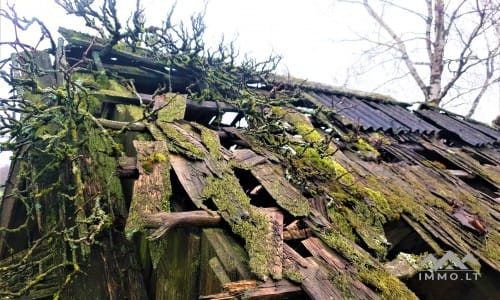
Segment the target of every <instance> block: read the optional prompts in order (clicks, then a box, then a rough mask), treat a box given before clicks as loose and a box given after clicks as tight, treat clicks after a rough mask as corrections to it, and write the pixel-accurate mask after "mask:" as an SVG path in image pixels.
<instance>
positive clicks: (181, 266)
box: [154, 228, 201, 300]
mask: <svg viewBox="0 0 500 300" xmlns="http://www.w3.org/2000/svg"><path fill="white" fill-rule="evenodd" d="M165 238H166V243H165V245H166V247H165V248H163V249H159V250H162V252H163V253H162V256H161V258H160V261H159V263H158V268H157V269H156V271H155V277H156V280H155V282H154V284H155V287H154V289H155V293H156V295H155V299H179V300H190V299H197V297H198V295H199V287H200V284H199V281H198V278H199V276H200V275H199V272H200V260H199V257H200V249H201V239H200V235H199V234H198V233H197V232H195V231H193V230H192V229H190V228H177V229H174V230H172V231H170V232H169V234H168V235H166V236H165Z"/></svg>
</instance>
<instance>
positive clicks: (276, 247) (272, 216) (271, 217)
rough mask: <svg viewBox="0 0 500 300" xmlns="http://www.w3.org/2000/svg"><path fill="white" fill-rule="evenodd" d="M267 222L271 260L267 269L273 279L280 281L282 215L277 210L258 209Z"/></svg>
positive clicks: (281, 270)
mask: <svg viewBox="0 0 500 300" xmlns="http://www.w3.org/2000/svg"><path fill="white" fill-rule="evenodd" d="M257 210H258V211H259V212H260V213H262V214H263V215H265V216H266V218H267V220H268V222H269V233H268V234H269V237H268V238H267V240H269V241H271V243H272V246H271V251H272V260H271V261H270V263H271V264H270V265H269V266H268V269H269V270H270V273H271V276H272V277H273V278H274V279H281V278H282V275H283V213H281V212H280V211H279V209H278V208H273V207H269V208H258V209H257Z"/></svg>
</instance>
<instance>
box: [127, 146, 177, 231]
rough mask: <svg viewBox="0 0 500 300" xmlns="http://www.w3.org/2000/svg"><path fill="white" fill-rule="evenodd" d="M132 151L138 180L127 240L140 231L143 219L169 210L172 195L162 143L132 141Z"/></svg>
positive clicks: (167, 164) (166, 156)
mask: <svg viewBox="0 0 500 300" xmlns="http://www.w3.org/2000/svg"><path fill="white" fill-rule="evenodd" d="M134 147H135V149H136V151H137V170H139V179H138V180H137V181H136V182H135V186H134V194H133V196H132V203H131V204H130V209H129V215H128V218H127V223H126V227H125V232H126V235H127V236H128V237H129V238H130V237H132V235H133V234H134V232H136V231H138V230H140V229H141V228H142V226H143V220H142V219H143V216H144V215H149V214H154V213H159V212H168V211H169V210H170V205H169V197H170V193H171V186H170V178H169V176H170V163H169V161H168V150H167V145H166V144H165V142H140V141H134Z"/></svg>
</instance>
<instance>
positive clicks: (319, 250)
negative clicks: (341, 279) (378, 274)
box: [302, 237, 380, 299]
mask: <svg viewBox="0 0 500 300" xmlns="http://www.w3.org/2000/svg"><path fill="white" fill-rule="evenodd" d="M302 244H303V245H304V246H305V247H306V249H307V250H309V252H311V254H312V255H313V256H314V257H316V258H317V259H318V260H319V261H324V262H326V264H327V265H328V266H330V267H331V268H332V269H333V270H335V271H336V272H335V273H336V274H343V276H345V275H347V274H346V270H347V269H348V266H349V263H348V262H347V261H346V260H345V259H344V258H342V257H341V256H339V255H337V254H335V253H334V252H333V251H332V250H331V249H330V248H328V247H327V246H326V245H325V244H324V243H323V242H322V241H321V240H320V239H318V238H315V237H311V238H308V239H306V240H303V241H302ZM347 276H348V275H347ZM349 277H350V280H349V285H346V286H344V288H345V289H347V290H348V291H344V293H347V294H349V295H353V297H354V298H356V299H380V297H379V296H378V295H377V294H376V293H375V292H373V291H372V290H371V289H370V288H368V287H367V286H366V285H365V284H364V283H363V282H361V281H360V280H359V279H357V278H356V277H354V276H349Z"/></svg>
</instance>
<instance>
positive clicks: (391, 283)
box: [0, 30, 500, 299]
mask: <svg viewBox="0 0 500 300" xmlns="http://www.w3.org/2000/svg"><path fill="white" fill-rule="evenodd" d="M61 32H62V34H63V36H64V37H65V38H66V40H67V41H68V43H69V44H68V46H67V47H66V59H67V61H68V62H69V63H70V64H71V63H75V62H78V61H80V60H81V58H82V56H83V53H84V52H85V51H86V49H87V48H88V46H89V41H90V37H87V36H85V35H81V34H79V33H76V32H71V31H68V30H62V31H61ZM99 47H100V46H99V44H98V43H97V44H95V45H94V47H93V48H92V51H95V52H96V53H97V52H98V50H99ZM89 57H90V56H89ZM92 57H93V59H90V58H87V59H86V61H85V64H86V67H87V68H84V69H85V70H87V73H82V74H75V78H74V80H75V81H78V82H79V84H81V85H83V86H85V87H86V88H87V89H88V90H89V92H90V94H91V95H92V97H95V98H92V99H97V100H98V101H96V103H93V105H92V106H91V107H90V109H91V111H92V114H93V116H94V118H95V119H96V120H97V122H98V124H99V126H102V127H103V128H106V129H107V130H110V131H112V132H113V133H114V134H116V136H117V137H116V140H119V143H121V144H122V152H121V153H120V155H119V157H112V156H111V154H109V155H107V156H106V159H101V158H100V159H99V160H95V161H93V160H91V159H89V158H85V159H83V160H82V165H84V166H85V167H83V168H82V169H83V170H84V171H85V172H87V173H92V170H93V169H94V171H93V172H94V173H96V174H97V173H100V172H101V171H100V168H102V165H97V166H96V164H101V163H102V162H103V161H105V162H106V166H107V167H106V168H108V167H109V165H113V166H114V165H116V170H114V171H113V172H111V173H109V174H107V176H108V177H109V176H111V177H113V178H114V179H115V181H116V178H117V177H120V179H121V184H122V186H121V189H120V188H118V185H116V184H114V185H113V189H119V190H120V193H122V194H123V197H122V198H124V199H125V200H124V205H122V206H120V207H121V211H120V214H121V216H122V217H123V218H124V219H125V220H123V223H124V224H122V227H123V228H122V230H124V233H125V234H126V235H127V236H128V237H129V238H130V237H134V239H135V240H139V242H138V244H139V247H137V248H139V249H138V252H139V258H140V262H141V267H142V270H141V272H142V275H141V276H143V277H144V279H145V281H146V286H153V287H154V288H153V290H154V291H153V292H152V293H153V294H154V295H155V297H156V298H157V299H169V298H173V297H174V296H175V295H179V293H186V291H185V290H186V289H185V288H183V287H184V286H190V287H192V289H191V288H190V289H189V290H190V293H191V292H192V293H194V294H193V295H194V296H196V297H200V298H201V299H238V298H248V299H266V297H267V299H269V298H273V299H290V298H292V299H294V297H295V298H296V299H304V298H306V297H309V298H311V299H327V298H331V297H333V298H339V299H340V298H353V299H379V298H385V299H412V298H415V297H416V295H417V296H423V297H425V296H427V295H428V293H431V292H432V291H431V290H429V289H427V290H426V289H422V288H421V287H419V286H418V285H415V284H412V281H411V278H412V276H414V274H415V273H416V272H417V271H419V270H420V268H421V267H422V266H420V265H419V264H418V261H419V259H421V258H422V256H423V255H425V253H437V254H443V253H444V252H445V251H446V250H452V251H453V252H455V253H457V254H460V255H464V256H465V254H472V255H473V256H474V257H476V258H478V259H479V261H480V263H481V265H482V270H483V272H484V274H488V275H491V274H493V275H491V276H484V278H482V279H481V280H482V281H481V282H478V283H471V284H470V285H468V286H467V288H471V289H473V288H474V287H477V286H474V284H476V285H483V288H484V287H486V289H483V290H482V291H481V289H480V288H479V289H476V290H474V291H475V293H477V294H476V295H484V294H481V293H489V292H492V290H491V286H492V285H490V283H491V282H492V281H493V280H494V278H495V276H496V275H497V274H498V271H499V270H500V265H499V261H500V260H499V258H500V257H499V253H500V249H499V247H500V235H499V233H498V228H499V225H500V224H499V222H500V211H499V209H498V203H499V199H498V198H499V195H498V192H499V187H500V165H499V161H500V152H499V150H498V141H499V133H498V131H497V130H494V129H491V128H489V127H486V126H483V125H480V124H476V123H472V122H470V121H464V120H458V117H456V116H454V115H451V114H447V113H441V112H439V111H436V110H435V109H433V108H424V109H421V110H418V111H416V112H411V111H409V110H407V109H406V108H405V105H404V104H401V103H396V102H394V101H393V100H391V99H387V98H384V97H380V96H379V95H372V94H365V93H359V92H355V91H346V90H337V89H334V88H330V87H325V86H318V85H316V84H307V83H303V82H296V81H294V80H291V79H288V78H280V77H275V78H269V80H268V82H266V83H260V84H259V85H257V86H258V88H257V87H256V92H257V94H258V95H262V96H263V97H266V99H269V100H273V104H272V105H270V107H268V108H266V110H265V111H263V112H262V113H263V114H265V115H266V116H267V117H269V120H273V122H271V123H269V128H266V130H260V131H259V128H257V129H255V128H241V127H240V128H236V127H237V124H238V122H240V124H241V123H243V122H242V120H243V119H245V118H247V117H248V114H249V112H248V111H246V110H245V108H242V107H240V106H238V103H234V102H227V103H226V102H222V101H210V100H207V101H204V102H197V101H193V100H191V99H189V96H188V95H185V94H186V84H188V83H189V82H190V80H191V79H190V78H189V72H188V71H186V70H180V69H169V68H165V65H164V64H163V63H162V62H158V61H156V60H155V59H154V58H152V57H149V56H148V53H132V52H129V51H127V50H126V49H125V50H119V49H118V50H116V49H113V50H112V51H111V52H110V54H109V55H108V56H106V57H99V56H98V55H97V56H92ZM97 60H98V61H97ZM98 65H100V66H98ZM88 70H94V72H88ZM103 72H104V74H103ZM100 75H106V76H109V77H114V78H117V79H123V82H126V81H127V80H133V82H134V87H135V90H134V89H130V88H129V89H127V88H126V87H124V86H122V85H120V84H118V82H117V81H112V82H113V84H110V83H108V84H107V86H106V88H103V87H102V86H99V83H98V80H99V76H100ZM165 82H170V84H169V86H170V87H169V90H168V91H163V92H162V93H156V92H155V91H157V88H158V86H159V85H164V83H165ZM224 112H235V113H236V115H235V117H234V119H233V120H231V121H229V122H227V123H226V126H222V125H223V124H222V122H221V121H220V119H221V118H222V115H223V114H224ZM217 119H219V120H217ZM214 120H215V121H214ZM443 120H445V121H443ZM450 120H452V121H450ZM273 126H276V128H274V127H273ZM90 138H91V139H93V140H98V139H99V137H98V136H96V137H94V136H92V137H90ZM104 148H106V147H105V145H100V144H99V145H97V146H96V148H93V149H94V151H96V152H100V153H101V152H102V153H105V152H104V151H103V150H102V149H104ZM100 155H102V154H100ZM110 160H111V161H116V162H115V164H108V163H109V161H110ZM18 163H19V162H18ZM98 169H99V170H98ZM15 170H16V166H15V165H14V167H13V173H12V174H11V188H12V186H14V185H15V184H16V174H15ZM85 172H83V171H82V178H83V179H84V180H85V179H89V178H88V177H85V176H88V174H86V173H85ZM85 174H86V175H85ZM90 178H91V179H92V180H88V181H86V182H85V183H86V184H88V190H90V191H94V192H95V190H96V188H94V187H93V184H95V182H96V181H98V180H96V177H90ZM127 184H128V185H131V186H132V187H130V186H127ZM101 192H102V194H104V193H105V192H108V191H101ZM113 192H116V191H114V190H113ZM120 193H116V194H120ZM8 195H9V196H8V197H6V198H4V201H3V202H2V207H1V209H2V215H1V220H0V221H1V226H2V227H9V226H11V225H12V224H15V223H16V222H17V221H16V220H14V218H15V216H19V214H22V213H19V211H20V208H19V206H20V204H17V212H16V204H15V202H16V199H15V198H14V197H13V196H12V195H10V194H9V193H8ZM93 197H96V195H93ZM116 198H117V199H116V201H120V199H119V198H120V197H116ZM92 199H93V198H91V197H89V199H86V200H92ZM46 200H47V201H49V200H50V199H46ZM37 201H39V200H37ZM44 201H45V200H43V199H42V200H41V203H42V204H44V203H45V202H44ZM82 207H83V204H82ZM80 212H81V211H80ZM45 218H48V217H45ZM48 220H49V219H48ZM193 225H197V226H195V227H196V228H198V227H207V226H217V227H220V228H221V229H222V230H220V229H201V230H199V229H187V230H185V231H179V232H177V233H176V232H175V231H171V229H172V227H175V226H178V227H182V226H193ZM32 226H34V228H35V229H36V230H39V231H43V228H41V227H40V228H37V227H36V226H37V225H32ZM115 227H116V226H115ZM189 228H191V227H189ZM35 229H33V230H35ZM167 231H168V232H169V234H168V235H166V236H165V235H164V234H165V233H166V232H167ZM16 234H17V233H12V234H9V235H7V237H6V239H5V240H4V241H6V242H5V243H2V245H1V246H2V249H0V250H2V251H1V252H3V253H4V254H5V253H6V252H5V251H3V250H5V249H6V247H7V246H8V245H11V244H15V240H16V238H19V236H18V235H16ZM146 237H148V238H149V239H148V238H146ZM165 239H168V242H165V243H163V241H165ZM28 244H29V243H28ZM44 249H45V248H44ZM15 250H16V251H18V253H20V254H19V255H16V257H17V259H21V260H23V259H24V260H25V257H26V256H25V255H24V254H25V252H27V251H26V250H22V247H21V246H19V247H18V249H15ZM23 251H24V252H23ZM14 252H15V251H14ZM53 254H54V253H53V252H52V254H51V255H53ZM3 257H4V258H5V257H6V255H3ZM229 258H230V259H229ZM51 259H52V258H51ZM103 261H104V264H105V260H104V259H103ZM181 262H184V264H183V265H182V264H181ZM195 262H196V263H195ZM4 263H5V264H7V263H8V261H7V260H4V261H3V262H1V263H0V265H2V266H3V264H4ZM96 265H97V266H96ZM98 265H99V264H94V268H99V266H98ZM198 266H199V268H198ZM131 269H133V268H131ZM177 269H182V271H179V272H177ZM184 269H186V270H187V271H189V272H187V271H186V272H184ZM173 270H175V272H173ZM28 271H30V272H35V273H36V271H33V270H31V269H29V270H28ZM94 271H95V270H94ZM131 272H132V271H131ZM101 273H104V272H101ZM139 273H140V272H139ZM183 273H186V274H187V276H184V275H185V274H184V275H183ZM7 275H9V274H7ZM136 275H137V274H136ZM408 278H410V279H408ZM176 280H178V281H176ZM196 280H199V281H200V282H195V281H196ZM4 282H5V283H1V284H0V287H2V288H3V286H2V284H4V285H8V284H11V281H9V280H8V278H7V277H5V280H4ZM43 283H44V284H45V285H44V288H45V289H50V288H51V284H53V285H57V284H58V282H57V280H52V281H50V283H48V282H43ZM167 287H168V288H167ZM488 289H490V290H488ZM183 290H184V291H183ZM434 292H435V291H434ZM447 292H450V293H455V294H454V295H458V294H460V290H459V289H457V288H456V286H454V287H450V289H449V290H447ZM426 293H427V294H426ZM42 294H43V295H46V293H45V294H44V293H42ZM415 294H416V295H415ZM200 295H201V296H200ZM34 298H36V297H34ZM40 298H42V297H40Z"/></svg>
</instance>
